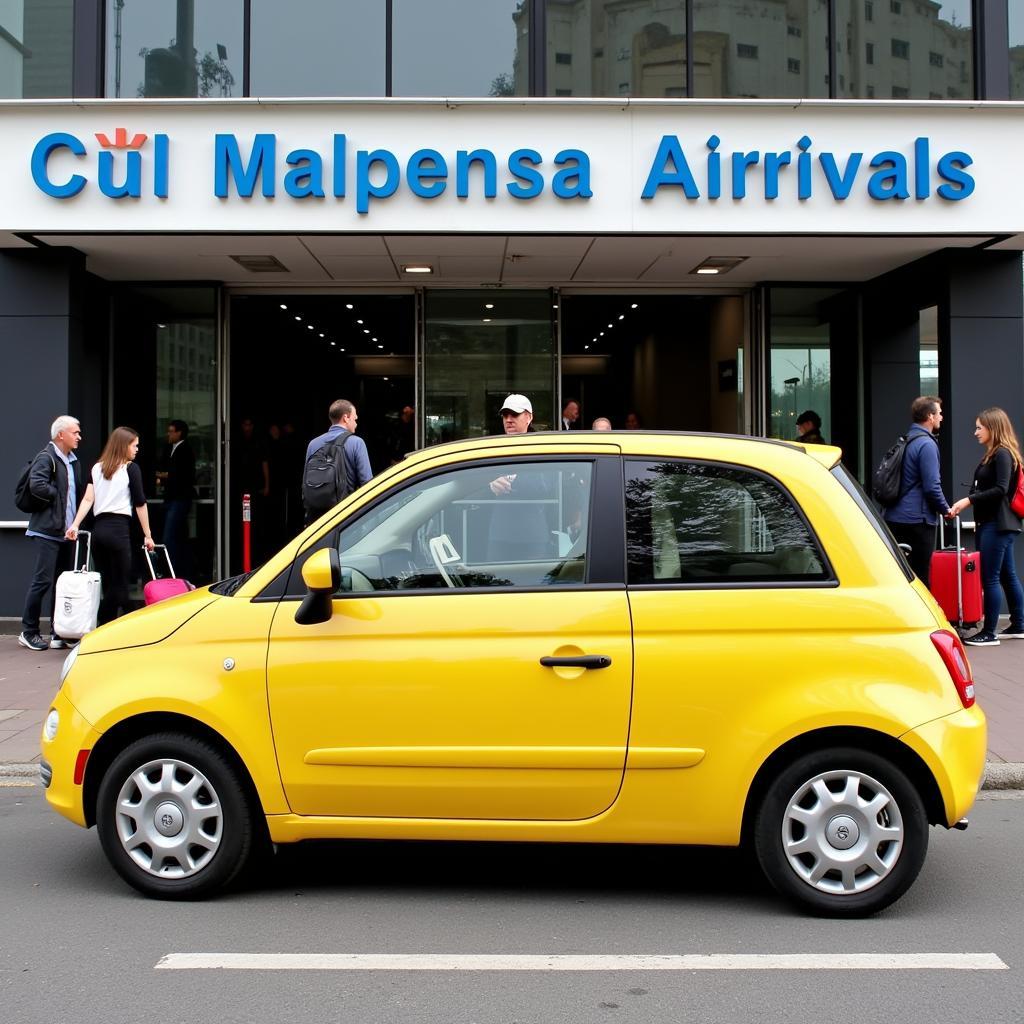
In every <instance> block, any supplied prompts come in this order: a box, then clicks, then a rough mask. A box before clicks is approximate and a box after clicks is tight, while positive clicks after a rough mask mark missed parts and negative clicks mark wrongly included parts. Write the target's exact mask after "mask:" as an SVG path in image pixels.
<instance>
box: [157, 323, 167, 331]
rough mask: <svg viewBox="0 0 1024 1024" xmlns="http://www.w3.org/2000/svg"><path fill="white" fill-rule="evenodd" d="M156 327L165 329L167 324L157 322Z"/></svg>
mask: <svg viewBox="0 0 1024 1024" xmlns="http://www.w3.org/2000/svg"><path fill="white" fill-rule="evenodd" d="M157 327H159V328H160V330H161V331H164V330H166V329H167V324H157Z"/></svg>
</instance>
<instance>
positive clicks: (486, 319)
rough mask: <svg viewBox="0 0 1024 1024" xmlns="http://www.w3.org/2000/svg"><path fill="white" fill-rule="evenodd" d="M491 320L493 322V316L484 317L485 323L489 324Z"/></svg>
mask: <svg viewBox="0 0 1024 1024" xmlns="http://www.w3.org/2000/svg"><path fill="white" fill-rule="evenodd" d="M490 322H491V318H490V317H487V316H485V317H484V323H485V324H489V323H490Z"/></svg>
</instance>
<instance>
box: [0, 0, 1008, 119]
mask: <svg viewBox="0 0 1024 1024" xmlns="http://www.w3.org/2000/svg"><path fill="white" fill-rule="evenodd" d="M976 2H978V0H941V2H940V0H927V2H925V0H757V2H752V0H630V2H628V3H627V2H624V0H435V2H433V3H430V4H426V3H423V2H421V0H363V2H357V0H302V3H301V4H299V5H296V6H287V5H283V4H280V3H278V2H276V0H250V2H249V3H248V4H246V3H245V2H244V0H221V2H218V3H208V4H198V3H197V2H196V0H175V2H174V3H171V2H169V0H167V2H165V0H106V40H107V42H106V60H105V67H106V95H107V96H153V97H155V96H202V97H218V96H239V95H243V94H245V95H251V96H311V97H313V96H316V97H320V96H341V97H344V96H353V97H360V96H396V97H401V96H481V97H487V96H496V97H500V96H528V95H542V96H575V97H613V96H635V97H646V98H666V97H667V98H671V97H681V96H687V95H693V96H695V97H704V98H731V97H736V98H742V97H757V98H762V99H771V98H803V97H807V98H814V99H826V98H830V97H832V98H839V99H957V100H960V99H973V98H975V96H976V95H977V91H976V87H975V81H974V70H975V69H974V58H973V47H974V38H973V22H974V6H975V3H976ZM980 2H981V3H983V4H986V5H987V4H992V3H998V2H1002V0H980ZM7 3H11V0H7ZM71 8H72V0H13V11H14V13H12V14H10V15H7V16H6V18H7V22H6V23H5V22H2V21H0V95H22V94H24V95H26V96H27V95H40V96H42V95H47V96H48V95H68V94H69V92H70V67H71V61H70V49H71ZM4 10H5V5H4V4H2V3H0V18H3V17H4V14H3V12H4ZM246 10H248V11H249V12H250V13H249V24H248V25H247V26H246V25H245V18H246V14H245V12H246ZM1009 22H1010V39H1009V44H1010V50H1009V62H1010V69H1009V77H1010V82H1009V90H1010V96H1011V97H1018V96H1022V95H1024V57H1022V56H1021V53H1024V14H1022V13H1021V5H1019V4H1017V3H1011V4H1009ZM31 24H35V25H36V26H37V28H36V29H35V32H34V34H33V30H32V29H31ZM833 24H834V33H835V39H834V40H832V41H830V39H829V35H830V25H833ZM61 25H64V26H66V27H65V28H63V29H61V28H60V27H59V26H61ZM246 30H248V38H249V52H248V54H245V53H244V52H243V49H244V42H243V40H244V39H245V35H246ZM533 33H536V34H537V35H538V36H540V39H536V40H535V39H534V38H533ZM62 47H63V48H64V49H63V50H62V49H61V48H62ZM65 50H66V52H67V55H68V59H67V60H66V61H63V62H62V60H61V57H60V54H61V53H63V52H64V51H65ZM29 51H31V53H32V54H33V55H38V56H34V58H33V59H36V60H38V61H39V64H38V65H37V70H36V72H35V74H34V77H33V76H32V75H30V74H29V71H28V63H29V58H28V57H26V53H28V52H29ZM1018 51H1021V53H1018ZM534 54H536V55H537V56H538V57H539V58H540V60H539V65H540V66H538V67H535V68H534V67H531V56H532V55H534ZM246 58H247V60H246ZM23 65H24V67H25V70H24V83H23V84H19V81H18V80H19V78H20V77H22V74H23V72H22V67H23ZM246 66H247V70H248V78H247V81H246V80H244V79H245V74H244V71H245V69H246ZM60 73H63V75H64V76H65V77H64V79H61V78H60V77H59V75H60ZM2 90H6V91H2ZM19 90H22V91H19ZM47 90H49V91H47ZM246 90H247V91H246ZM992 98H999V97H996V96H993V97H992Z"/></svg>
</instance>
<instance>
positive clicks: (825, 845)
mask: <svg viewBox="0 0 1024 1024" xmlns="http://www.w3.org/2000/svg"><path fill="white" fill-rule="evenodd" d="M903 843H904V831H903V818H902V817H901V815H900V809H899V807H898V806H897V804H896V801H895V799H894V798H893V796H892V794H891V793H890V792H889V791H888V790H887V789H886V788H885V786H883V785H882V784H881V783H880V782H878V781H877V780H876V779H873V778H871V776H870V775H866V774H865V773H864V772H857V771H831V772H822V773H821V774H820V775H816V776H814V778H813V779H809V780H808V781H807V782H805V783H804V784H803V785H802V786H800V788H799V789H798V790H797V791H796V792H795V793H794V794H793V796H792V798H791V799H790V800H789V802H788V804H787V805H786V811H785V814H784V815H783V818H782V847H783V850H784V852H785V854H786V859H787V860H788V861H789V866H790V867H791V868H792V869H793V871H795V872H796V874H797V876H798V877H800V878H802V879H803V880H804V881H805V882H806V883H807V884H808V885H811V886H813V887H814V888H815V889H818V890H819V891H820V892H824V893H831V894H838V895H852V894H854V893H860V892H864V891H865V890H867V889H870V888H871V887H872V886H875V885H877V884H878V883H879V882H881V881H882V879H884V878H885V877H886V876H887V875H888V874H889V873H890V872H891V871H892V869H893V868H894V867H895V866H896V862H897V860H899V856H900V852H901V850H902V849H903Z"/></svg>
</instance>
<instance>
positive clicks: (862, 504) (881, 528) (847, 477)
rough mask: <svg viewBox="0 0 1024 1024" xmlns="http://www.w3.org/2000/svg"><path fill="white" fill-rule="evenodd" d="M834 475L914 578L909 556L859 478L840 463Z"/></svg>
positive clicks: (903, 568) (898, 560) (904, 572)
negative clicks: (908, 559)
mask: <svg viewBox="0 0 1024 1024" xmlns="http://www.w3.org/2000/svg"><path fill="white" fill-rule="evenodd" d="M832 475H833V476H834V477H835V478H836V479H837V480H838V481H839V482H840V483H841V484H842V485H843V487H844V489H845V490H846V493H847V494H849V495H850V497H851V498H853V500H854V501H855V502H856V503H857V507H858V508H859V509H860V510H861V512H863V513H864V515H865V516H866V517H867V520H868V522H869V523H870V524H871V525H872V526H873V527H874V528H875V533H877V534H878V536H879V537H881V538H882V540H883V541H884V542H885V546H886V547H887V548H888V549H889V551H890V552H891V553H892V557H893V558H895V559H896V561H897V562H898V563H899V566H900V568H901V569H902V570H903V575H904V576H906V577H907V579H908V580H912V579H913V578H914V570H913V569H911V568H910V563H909V562H908V561H907V556H906V555H905V554H904V553H903V550H902V549H901V548H900V546H899V544H898V543H897V541H896V538H895V537H894V536H893V535H892V531H891V530H890V529H889V526H888V524H887V523H886V521H885V520H884V519H883V518H882V517H881V516H880V515H879V514H878V509H877V508H875V504H874V502H873V501H872V500H871V499H870V498H869V497H868V496H867V494H866V493H865V492H864V488H863V487H861V485H860V483H859V482H858V481H857V478H856V477H855V476H853V474H852V473H850V471H849V470H848V469H847V468H846V467H845V466H844V465H843V464H842V463H840V464H839V465H838V466H836V467H835V468H834V469H833V470H832Z"/></svg>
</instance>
